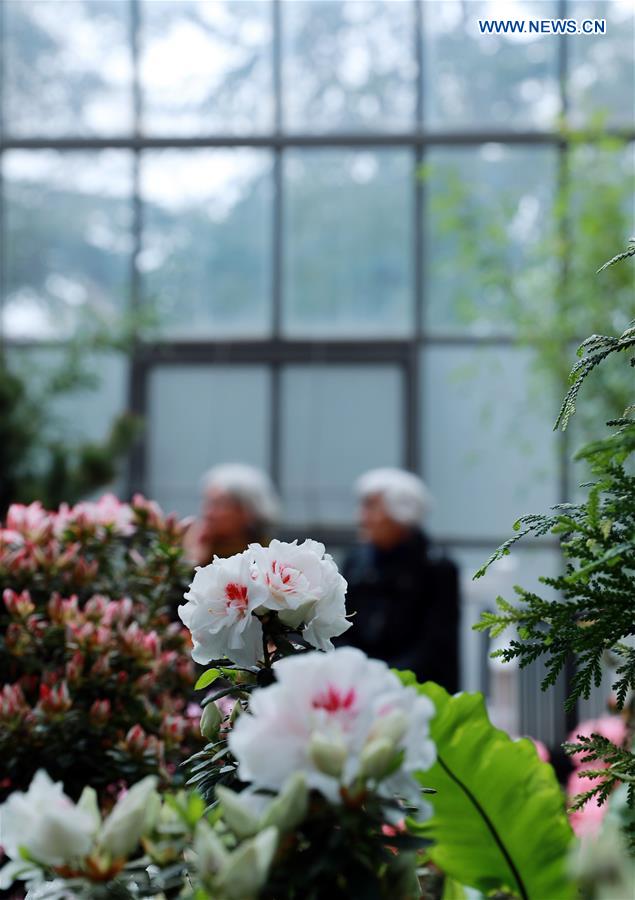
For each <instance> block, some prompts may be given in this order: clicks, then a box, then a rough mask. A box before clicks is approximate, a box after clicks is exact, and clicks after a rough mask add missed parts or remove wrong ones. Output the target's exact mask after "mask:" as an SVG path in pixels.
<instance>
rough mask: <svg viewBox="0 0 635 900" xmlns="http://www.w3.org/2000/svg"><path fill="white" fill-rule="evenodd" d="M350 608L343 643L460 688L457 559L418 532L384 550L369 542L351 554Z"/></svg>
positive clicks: (424, 677) (420, 676) (348, 566)
mask: <svg viewBox="0 0 635 900" xmlns="http://www.w3.org/2000/svg"><path fill="white" fill-rule="evenodd" d="M343 575H344V577H345V578H346V580H347V581H348V591H347V601H346V608H347V612H348V613H352V612H355V613H356V615H355V616H354V617H353V619H352V622H353V625H352V627H351V628H350V629H349V630H348V631H347V632H346V634H345V635H343V638H342V639H341V643H346V644H349V645H352V646H354V647H359V648H360V649H361V650H363V651H364V652H365V653H367V654H368V655H369V656H371V657H373V658H375V659H383V660H384V661H385V662H387V663H388V665H390V666H393V667H395V668H398V669H412V671H413V672H415V674H416V675H417V678H418V680H419V681H436V682H437V683H438V684H441V685H442V686H443V687H444V688H446V690H448V691H450V693H454V692H455V691H457V690H458V681H459V678H458V669H459V578H458V570H457V567H456V566H455V565H454V563H453V562H452V561H451V560H449V559H448V558H447V557H443V556H440V555H435V554H434V553H432V552H431V550H430V546H429V541H428V539H427V538H426V536H425V535H424V534H423V533H422V532H420V531H417V532H415V533H414V534H413V535H412V536H411V537H409V538H408V540H407V541H405V542H404V543H403V544H400V545H399V546H398V547H395V548H393V549H392V550H390V551H388V552H382V551H379V550H377V549H376V548H375V547H372V546H371V545H369V544H362V545H360V546H358V547H356V548H355V549H354V550H353V551H352V553H351V554H350V556H349V557H348V558H347V560H346V562H345V563H344V567H343Z"/></svg>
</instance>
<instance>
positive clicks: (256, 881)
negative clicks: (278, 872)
mask: <svg viewBox="0 0 635 900" xmlns="http://www.w3.org/2000/svg"><path fill="white" fill-rule="evenodd" d="M277 846H278V832H277V830H276V829H275V828H266V829H265V830H264V831H261V832H260V834H258V835H256V837H255V838H252V839H251V840H247V841H244V842H243V843H242V844H241V845H240V847H238V849H237V850H235V851H234V852H233V853H232V854H231V855H230V856H229V857H228V858H227V860H226V862H225V864H224V866H223V868H222V870H221V871H220V873H219V877H218V881H217V883H218V887H219V888H220V890H221V892H222V896H223V897H227V900H245V898H246V897H255V896H257V895H258V894H259V892H260V889H261V888H262V886H263V885H264V884H265V882H266V880H267V877H268V875H269V867H270V866H271V861H272V859H273V855H274V853H275V852H276V847H277Z"/></svg>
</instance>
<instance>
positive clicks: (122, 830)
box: [98, 775, 161, 859]
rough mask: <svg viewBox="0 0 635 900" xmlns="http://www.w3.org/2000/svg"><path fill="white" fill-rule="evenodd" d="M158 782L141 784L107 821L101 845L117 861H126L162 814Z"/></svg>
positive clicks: (150, 778)
mask: <svg viewBox="0 0 635 900" xmlns="http://www.w3.org/2000/svg"><path fill="white" fill-rule="evenodd" d="M156 786H157V778H156V777H155V776H154V775H148V776H147V777H146V778H144V779H143V780H142V781H139V782H137V784H135V785H134V786H133V787H131V788H130V790H129V791H128V792H127V793H126V794H124V796H123V797H121V798H120V799H119V800H117V803H116V804H115V806H114V808H113V810H112V812H111V813H110V815H109V816H108V818H107V819H106V820H105V822H104V824H103V827H102V829H101V833H100V835H99V838H98V841H99V846H100V848H101V849H102V850H105V851H106V852H108V853H110V855H111V856H112V857H113V858H114V859H125V858H126V857H128V856H129V855H130V854H131V853H132V852H133V851H134V850H135V849H136V847H137V845H138V844H139V841H140V840H141V838H142V837H143V835H144V834H146V833H147V832H149V831H151V830H152V828H153V827H154V824H155V822H156V819H157V818H158V815H159V811H160V806H161V804H160V801H159V799H158V796H157V793H156Z"/></svg>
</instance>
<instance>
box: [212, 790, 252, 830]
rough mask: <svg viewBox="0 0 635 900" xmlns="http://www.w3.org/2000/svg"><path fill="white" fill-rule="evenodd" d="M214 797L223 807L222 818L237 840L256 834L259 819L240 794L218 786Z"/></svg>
mask: <svg viewBox="0 0 635 900" xmlns="http://www.w3.org/2000/svg"><path fill="white" fill-rule="evenodd" d="M216 796H217V797H218V799H219V800H220V803H221V806H222V807H223V818H224V819H225V821H226V822H227V824H228V825H229V827H230V828H231V830H232V831H233V832H234V834H235V835H236V837H237V838H240V839H242V838H248V837H252V836H253V835H254V834H256V833H257V832H258V829H259V826H260V822H259V818H258V816H257V815H255V814H254V812H252V810H251V809H250V808H249V803H248V801H247V800H246V799H245V798H243V797H242V795H241V794H236V793H235V792H234V791H230V789H229V788H226V787H223V786H222V785H219V786H218V787H217V788H216Z"/></svg>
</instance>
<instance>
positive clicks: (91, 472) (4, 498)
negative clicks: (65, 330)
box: [0, 348, 140, 515]
mask: <svg viewBox="0 0 635 900" xmlns="http://www.w3.org/2000/svg"><path fill="white" fill-rule="evenodd" d="M38 374H39V373H37V372H35V371H30V372H29V373H28V374H27V373H26V372H24V371H19V370H17V369H16V368H15V367H11V366H10V365H9V364H8V363H7V362H6V360H3V359H2V357H0V471H1V472H2V480H1V482H0V515H3V514H4V512H6V510H7V508H8V506H9V504H10V503H31V502H33V501H34V500H40V501H41V502H42V503H43V504H44V506H46V507H48V508H53V507H56V506H59V505H60V503H62V502H68V503H75V502H76V501H78V500H80V499H81V498H82V497H85V496H87V495H88V494H90V493H92V492H93V491H95V490H97V489H98V488H100V487H102V486H104V485H107V484H109V483H111V482H112V481H113V480H114V479H115V478H116V476H117V474H118V471H119V467H120V465H121V463H122V461H123V460H124V459H125V455H126V453H127V452H128V450H129V449H130V446H131V445H132V443H133V442H134V440H135V439H136V437H137V436H138V434H139V431H140V421H139V419H138V417H136V416H133V415H130V414H123V415H120V416H118V417H117V418H115V419H114V421H113V422H112V424H111V427H110V430H109V432H108V434H107V436H106V438H105V439H104V440H103V441H101V442H97V441H81V440H77V439H75V438H74V437H73V434H72V430H69V429H68V427H67V423H64V422H63V421H61V420H58V419H57V418H56V416H55V415H54V413H53V407H54V404H55V402H56V400H57V398H59V397H63V396H71V397H72V396H73V394H74V393H75V392H76V391H78V390H85V389H91V388H94V387H95V386H96V382H95V379H94V378H91V377H90V376H89V374H88V373H87V371H86V369H85V365H84V362H83V361H82V360H81V359H80V358H78V355H77V348H69V349H68V351H67V352H65V353H64V356H63V360H62V362H61V364H60V365H59V367H55V368H54V369H53V370H52V371H50V372H48V373H47V376H46V377H45V378H38ZM39 382H42V383H41V384H40V383H39Z"/></svg>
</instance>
